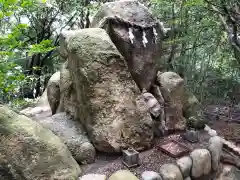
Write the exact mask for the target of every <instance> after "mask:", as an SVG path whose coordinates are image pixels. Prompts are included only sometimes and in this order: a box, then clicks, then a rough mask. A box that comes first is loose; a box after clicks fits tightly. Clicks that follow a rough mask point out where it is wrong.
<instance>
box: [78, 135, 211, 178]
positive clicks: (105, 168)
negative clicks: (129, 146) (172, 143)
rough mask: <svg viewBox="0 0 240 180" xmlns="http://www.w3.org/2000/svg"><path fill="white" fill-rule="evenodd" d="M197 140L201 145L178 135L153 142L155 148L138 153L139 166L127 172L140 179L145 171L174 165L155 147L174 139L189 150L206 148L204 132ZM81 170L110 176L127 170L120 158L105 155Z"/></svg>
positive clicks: (171, 159)
mask: <svg viewBox="0 0 240 180" xmlns="http://www.w3.org/2000/svg"><path fill="white" fill-rule="evenodd" d="M199 138H200V141H199V142H201V143H193V144H192V143H189V142H187V141H185V140H183V139H182V138H181V137H180V135H172V136H169V137H165V138H163V139H157V140H156V142H155V146H154V147H153V148H152V149H150V150H148V151H144V152H141V153H140V166H138V167H136V168H130V169H129V170H130V171H131V172H132V173H133V174H135V175H136V176H137V177H140V175H141V173H142V172H143V171H146V170H148V171H156V172H158V171H159V168H160V167H161V166H162V165H163V164H165V163H174V162H175V161H176V158H171V157H170V156H168V155H166V154H165V153H162V152H161V151H159V150H158V149H157V148H156V145H158V144H160V143H161V142H164V141H166V140H168V139H174V140H177V141H178V142H180V143H182V144H184V145H187V147H188V148H189V149H190V150H193V149H195V148H203V147H206V145H207V143H208V139H209V136H208V135H207V134H206V133H205V132H204V131H201V132H200V137H199ZM81 169H82V171H83V173H84V174H89V173H97V174H98V173H99V174H105V175H107V176H110V175H111V174H112V173H113V172H115V171H117V170H120V169H128V168H127V167H125V166H124V165H123V164H122V162H121V156H107V155H106V154H98V156H97V158H96V162H95V163H94V164H89V165H82V166H81Z"/></svg>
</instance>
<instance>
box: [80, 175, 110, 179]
mask: <svg viewBox="0 0 240 180" xmlns="http://www.w3.org/2000/svg"><path fill="white" fill-rule="evenodd" d="M79 180H107V176H106V175H102V174H87V175H84V176H82V177H81V178H79Z"/></svg>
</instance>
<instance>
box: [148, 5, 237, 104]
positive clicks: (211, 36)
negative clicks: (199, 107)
mask: <svg viewBox="0 0 240 180" xmlns="http://www.w3.org/2000/svg"><path fill="white" fill-rule="evenodd" d="M151 3H152V6H151V7H152V11H153V12H154V15H155V16H157V17H158V18H159V19H160V20H161V21H163V22H164V24H165V26H167V27H170V28H173V29H174V28H178V29H180V31H179V32H177V33H174V34H173V35H171V36H170V37H169V38H168V39H167V40H166V42H165V44H164V46H165V47H168V48H169V49H170V52H171V51H172V49H171V48H172V45H174V44H175V45H178V48H177V49H175V51H174V54H175V56H174V57H173V58H171V59H170V60H169V54H168V55H165V56H164V57H163V58H162V59H161V60H160V63H163V64H165V66H169V64H171V66H170V67H169V68H168V70H173V71H176V72H178V73H181V74H183V75H184V78H185V81H186V83H187V86H188V88H189V89H191V91H192V92H193V93H194V94H196V95H197V97H198V99H199V100H200V101H201V102H204V103H206V102H210V101H211V102H214V101H215V102H217V101H220V100H231V97H230V96H229V93H230V92H232V89H233V87H234V86H239V80H240V73H239V64H238V62H237V61H236V58H235V57H234V54H233V50H232V47H231V46H230V45H229V42H228V36H227V33H226V31H225V30H224V29H223V28H222V26H223V25H222V23H221V21H220V19H219V16H218V14H217V13H216V12H214V11H213V10H212V9H211V6H210V4H209V3H208V1H204V0H187V1H186V0H180V1H179V0H174V1H170V0H166V1H162V0H152V1H151ZM211 3H213V4H216V6H217V7H219V6H221V2H219V1H212V2H211ZM234 3H235V4H236V1H235V2H234V1H232V4H234Z"/></svg>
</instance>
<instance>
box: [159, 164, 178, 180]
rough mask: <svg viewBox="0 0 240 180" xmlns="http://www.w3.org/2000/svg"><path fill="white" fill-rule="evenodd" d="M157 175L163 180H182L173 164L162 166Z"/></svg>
mask: <svg viewBox="0 0 240 180" xmlns="http://www.w3.org/2000/svg"><path fill="white" fill-rule="evenodd" d="M159 173H160V175H161V177H162V178H163V179H164V180H183V177H182V173H181V171H180V169H179V168H178V167H177V166H176V165H174V164H164V165H163V166H161V168H160V170H159Z"/></svg>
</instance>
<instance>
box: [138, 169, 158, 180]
mask: <svg viewBox="0 0 240 180" xmlns="http://www.w3.org/2000/svg"><path fill="white" fill-rule="evenodd" d="M141 176H142V179H143V180H162V178H161V176H160V174H158V173H157V172H154V171H144V172H143V173H142V175H141Z"/></svg>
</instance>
